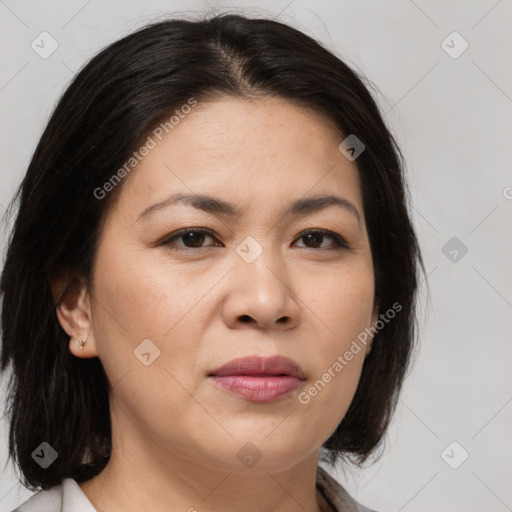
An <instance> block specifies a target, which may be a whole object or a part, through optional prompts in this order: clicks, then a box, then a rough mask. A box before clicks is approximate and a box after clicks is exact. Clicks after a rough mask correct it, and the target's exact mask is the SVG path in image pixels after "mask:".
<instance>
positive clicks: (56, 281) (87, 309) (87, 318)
mask: <svg viewBox="0 0 512 512" xmlns="http://www.w3.org/2000/svg"><path fill="white" fill-rule="evenodd" d="M50 286H51V290H52V296H53V302H54V304H55V313H56V315H57V318H58V320H59V323H60V325H61V327H62V328H63V329H64V331H66V333H67V334H68V335H69V336H70V339H69V351H70V352H71V353H72V354H73V355H75V356H76V357H82V358H89V357H96V356H97V355H98V352H97V349H96V343H95V340H94V334H93V333H92V314H91V301H90V296H89V293H88V290H87V287H86V285H85V280H84V279H72V278H71V277H70V273H69V271H67V270H61V271H59V272H58V273H57V274H56V275H55V276H54V277H52V278H51V279H50ZM78 340H81V341H86V342H87V343H85V345H84V346H83V350H81V349H80V346H79V345H78Z"/></svg>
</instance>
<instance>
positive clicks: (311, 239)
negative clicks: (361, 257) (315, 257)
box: [297, 229, 350, 250]
mask: <svg viewBox="0 0 512 512" xmlns="http://www.w3.org/2000/svg"><path fill="white" fill-rule="evenodd" d="M325 237H327V238H330V239H331V240H334V247H331V248H329V247H327V250H337V249H350V247H349V246H348V244H347V243H346V242H345V240H343V238H341V236H339V235H337V234H336V233H333V232H332V231H328V230H326V229H309V230H307V231H303V232H302V233H301V234H300V235H299V237H298V238H297V239H298V240H299V239H301V238H303V239H304V240H306V241H307V243H309V244H312V245H313V247H307V248H310V249H317V248H319V247H318V245H319V244H320V245H321V243H322V240H323V239H324V238H325Z"/></svg>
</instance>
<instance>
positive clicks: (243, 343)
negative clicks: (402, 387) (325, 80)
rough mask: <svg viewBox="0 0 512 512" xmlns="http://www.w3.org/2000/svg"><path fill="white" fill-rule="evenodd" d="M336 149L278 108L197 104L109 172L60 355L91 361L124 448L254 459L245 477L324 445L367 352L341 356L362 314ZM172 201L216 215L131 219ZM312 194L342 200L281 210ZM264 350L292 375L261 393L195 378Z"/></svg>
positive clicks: (369, 308) (337, 136)
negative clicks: (97, 233)
mask: <svg viewBox="0 0 512 512" xmlns="http://www.w3.org/2000/svg"><path fill="white" fill-rule="evenodd" d="M344 138H345V137H344V136H343V135H342V134H341V133H339V132H338V131H337V130H336V128H335V126H334V125H332V124H331V123H330V121H328V120H327V119H325V118H324V117H322V116H320V115H317V114H316V113H314V112H311V111H308V110H306V109H302V108H299V107H296V106H293V105H291V104H290V103H287V102H285V101H283V100H277V99H269V98H266V99H261V100H254V101H244V100H239V99H231V98H229V99H222V100H218V101H215V102H209V103H200V102H199V104H198V105H197V106H196V107H194V109H192V111H191V112H190V113H189V114H188V115H187V116H185V117H184V118H183V119H181V120H180V122H179V124H178V125H176V126H174V128H173V129H172V131H170V132H169V133H168V134H166V135H165V136H164V137H163V139H162V141H160V142H158V144H157V145H156V147H154V148H152V149H151V150H150V151H149V152H148V154H147V156H145V157H144V158H143V159H142V160H141V162H140V163H139V164H138V165H137V167H136V168H135V169H134V170H133V171H132V172H131V174H130V175H129V176H128V177H127V178H126V181H125V182H124V183H123V189H122V191H121V194H120V196H119V200H118V202H117V203H116V204H115V206H114V208H113V209H112V210H111V211H110V212H109V214H108V216H107V217H106V219H105V223H104V226H103V229H102V233H101V238H100V243H99V246H98V251H97V256H96V260H95V265H94V272H93V279H92V283H93V286H92V288H90V289H89V290H87V291H86V298H87V304H88V308H89V309H87V311H86V315H85V316H84V317H83V318H84V320H83V322H82V323H81V326H82V327H85V328H87V334H88V339H87V343H86V345H85V349H84V352H81V351H80V350H79V349H78V347H77V346H76V344H75V342H74V341H73V342H72V343H70V350H71V351H72V352H73V353H74V354H75V355H76V356H79V357H93V356H98V357H99V358H100V360H101V363H102V364H103V366H104V368H105V371H106V374H107V376H108V379H109V382H110V384H111V386H112V388H111V390H110V398H111V411H112V415H113V422H114V423H115V425H116V426H118V427H119V432H122V433H123V434H122V435H123V436H125V438H126V442H130V441H133V442H138V443H139V444H140V443H146V444H147V445H148V446H149V445H151V447H152V448H153V449H154V448H155V447H158V449H159V450H160V451H161V453H172V454H174V455H176V456H177V457H180V458H181V459H182V460H188V461H190V462H193V463H198V464H201V465H203V466H205V467H206V466H210V467H216V468H222V469H229V470H230V471H240V472H241V471H243V470H244V466H243V465H242V464H240V460H239V458H238V457H237V454H240V451H241V453H242V455H243V454H244V450H245V451H246V452H247V453H249V452H250V451H251V450H254V452H255V453H258V452H259V453H260V454H261V455H262V457H261V460H260V461H259V462H258V463H257V464H256V465H255V466H254V468H251V471H253V472H257V471H261V472H263V471H269V470H278V469H283V468H286V467H290V466H292V465H294V464H297V463H298V462H299V461H300V460H301V459H303V458H304V457H305V456H307V455H308V454H311V453H313V452H314V451H315V450H318V449H319V448H320V446H321V445H322V443H323V442H324V441H325V440H326V439H327V438H328V437H329V436H330V434H332V432H333V431H334V429H335V428H336V427H337V425H338V424H339V422H340V421H341V419H342V418H343V416H344V415H345V413H346V411H347V409H348V407H349V405H350V402H351V400H352V398H353V395H354V393H355V390H356V387H357V384H358V380H359V377H360V373H361V369H362V365H363V361H364V357H365V355H366V352H367V351H368V347H369V344H368V345H366V346H365V345H362V344H359V345H360V348H359V351H358V352H356V350H352V357H351V358H350V359H349V360H347V359H348V358H347V357H345V356H344V355H345V354H346V353H347V351H350V350H351V346H352V347H353V346H354V345H353V341H354V340H356V339H357V336H358V335H359V334H360V333H361V332H363V331H364V329H365V328H367V327H369V326H371V325H372V323H374V322H375V321H376V319H377V315H378V312H377V311H376V310H374V307H373V301H374V276H373V266H372V257H371V251H370V245H369V240H368V235H367V231H366V227H365V218H364V212H363V205H362V195H361V189H360V182H359V176H358V170H357V168H356V164H355V162H352V161H350V160H348V159H347V158H346V157H345V156H344V155H343V154H342V153H341V152H340V151H339V149H338V146H339V144H340V142H341V141H342V140H343V139H344ZM179 193H181V194H187V195H189V194H193V195H203V196H211V197H213V198H216V199H217V200H218V201H222V202H223V203H229V204H230V205H231V206H230V207H227V208H212V206H213V205H214V204H216V203H213V202H211V201H210V202H209V203H206V204H204V203H203V205H202V206H203V207H201V205H200V204H199V203H197V202H196V206H197V207H194V206H193V205H192V204H190V203H187V202H186V201H177V202H174V203H171V204H168V205H167V206H160V207H156V208H153V209H152V210H151V211H149V212H147V213H146V214H142V212H144V211H145V210H147V209H148V208H150V207H151V206H153V205H155V204H157V203H160V202H162V201H165V200H166V199H167V198H168V197H169V196H171V195H174V194H179ZM317 196H339V197H340V198H342V201H341V204H335V203H334V202H332V201H331V203H330V204H328V203H323V206H322V205H319V202H317V203H316V206H317V208H313V207H311V204H312V203H311V202H310V203H308V202H307V201H306V202H305V203H303V208H295V209H294V210H293V211H292V212H291V213H290V212H288V210H289V208H290V206H291V205H292V204H293V203H294V202H296V201H298V200H302V201H304V200H308V199H310V198H312V197H317ZM304 204H305V205H306V206H304ZM308 204H309V206H310V207H309V208H308V207H307V205H308ZM224 206H225V205H224ZM313 206H314V203H313ZM320 206H321V207H320ZM231 210H232V211H231ZM141 214H142V215H141ZM358 217H359V218H358ZM184 229H186V230H188V231H187V232H185V233H184V232H182V231H181V230H184ZM321 230H325V232H322V231H321ZM59 318H60V319H61V323H63V325H65V324H66V321H67V320H66V319H65V318H64V315H62V313H60V316H59ZM82 339H83V338H82ZM275 355H280V356H284V357H288V358H290V359H292V360H293V361H295V363H297V364H298V365H299V366H300V367H301V368H302V369H303V372H304V380H301V381H298V383H297V381H294V380H293V379H290V378H288V379H287V382H288V383H290V382H292V384H294V387H292V389H291V391H289V392H288V393H284V394H282V395H279V396H277V395H273V396H271V395H266V394H265V393H260V394H258V393H253V394H251V396H249V395H246V396H245V397H244V396H240V395H239V394H237V393H234V392H232V391H229V390H228V389H226V388H224V387H222V386H220V385H219V379H215V378H213V377H210V376H209V374H210V373H211V372H212V371H213V370H215V369H216V368H218V367H219V366H221V365H223V364H225V363H227V362H229V361H231V360H233V359H235V358H240V357H246V356H261V357H270V356H275ZM340 357H341V358H343V361H344V363H341V362H340ZM336 362H338V365H336ZM340 365H341V366H342V369H341V370H340V369H339V366H340ZM327 374H328V375H327ZM326 375H327V376H326ZM329 377H330V378H329ZM256 378H257V377H253V378H252V380H253V382H254V379H256ZM274 379H279V377H274ZM271 380H272V379H268V380H267V382H270V381H271ZM319 380H320V381H321V383H322V384H320V385H319V384H318V381H319ZM281 381H283V378H282V377H281ZM237 382H238V383H239V381H237ZM261 382H263V381H261ZM273 382H277V381H273ZM283 382H284V381H283ZM315 383H317V385H316V388H315ZM268 386H269V387H272V385H271V384H268ZM276 386H279V385H277V384H276ZM278 389H284V388H279V387H278ZM315 389H316V392H315ZM249 394H250V393H249ZM251 397H252V398H251ZM130 437H131V438H132V439H130ZM136 438H137V439H136ZM247 442H251V443H252V444H253V445H254V447H251V448H249V447H247V446H246V443H247ZM249 455H250V453H249Z"/></svg>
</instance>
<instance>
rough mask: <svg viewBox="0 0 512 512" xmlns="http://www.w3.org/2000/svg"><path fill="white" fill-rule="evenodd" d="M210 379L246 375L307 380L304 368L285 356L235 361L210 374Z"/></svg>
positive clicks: (253, 357) (251, 357)
mask: <svg viewBox="0 0 512 512" xmlns="http://www.w3.org/2000/svg"><path fill="white" fill-rule="evenodd" d="M208 375H209V376H210V377H213V376H215V377H229V376H233V375H245V376H250V377H278V376H283V377H295V378H296V379H299V380H305V378H306V377H305V375H304V372H303V370H302V368H301V367H300V366H299V365H298V364H297V363H296V362H295V361H293V360H292V359H290V358H288V357H284V356H272V357H260V356H250V357H241V358H238V359H233V360H232V361H230V362H229V363H226V364H224V365H222V366H220V367H219V368H217V369H215V370H213V371H212V372H210V373H209V374H208Z"/></svg>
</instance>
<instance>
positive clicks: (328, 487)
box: [316, 466, 377, 512]
mask: <svg viewBox="0 0 512 512" xmlns="http://www.w3.org/2000/svg"><path fill="white" fill-rule="evenodd" d="M316 484H317V487H319V488H320V490H321V492H322V493H323V495H324V496H325V497H326V498H327V500H328V501H329V502H330V503H331V505H332V506H333V507H334V509H335V510H336V512H341V511H343V512H377V511H376V510H373V509H370V508H368V507H365V506H364V505H361V503H358V502H357V501H356V500H355V499H354V498H352V496H350V494H349V493H348V492H347V491H346V490H345V489H344V488H343V487H342V485H341V484H340V483H339V482H338V481H337V480H336V479H334V478H333V477H332V476H331V475H330V474H329V473H328V472H327V471H326V470H325V469H324V468H322V467H321V466H318V467H317V473H316Z"/></svg>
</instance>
